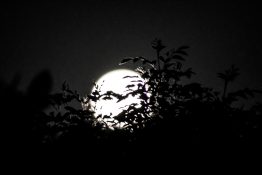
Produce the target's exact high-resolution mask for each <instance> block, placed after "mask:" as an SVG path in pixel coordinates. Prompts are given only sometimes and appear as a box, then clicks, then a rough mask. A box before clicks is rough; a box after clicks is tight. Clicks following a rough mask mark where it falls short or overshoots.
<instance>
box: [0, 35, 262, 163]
mask: <svg viewBox="0 0 262 175" xmlns="http://www.w3.org/2000/svg"><path fill="white" fill-rule="evenodd" d="M152 47H153V49H154V51H155V52H156V58H155V59H146V58H144V57H128V58H124V59H123V60H122V62H121V64H126V63H128V62H133V63H135V64H139V67H138V68H137V69H136V71H137V72H138V73H140V74H141V76H142V77H143V78H144V79H145V80H146V83H145V84H138V85H137V87H136V90H132V91H130V93H129V95H134V94H136V95H137V94H138V95H139V97H140V99H141V100H142V102H141V106H142V107H141V108H139V109H137V108H136V107H135V104H134V105H130V107H129V108H128V109H127V110H123V112H122V113H120V114H119V115H118V116H116V117H115V119H116V121H118V122H125V123H126V125H125V127H124V128H122V129H119V128H115V129H114V130H112V129H109V128H108V126H107V124H106V123H103V122H98V120H97V118H95V117H94V116H93V112H92V111H91V110H90V109H83V108H82V107H81V105H82V104H88V103H89V102H90V100H93V101H96V100H98V99H99V98H105V97H107V98H110V97H117V98H118V99H119V100H123V99H125V98H126V97H127V96H123V95H121V94H115V93H113V92H107V93H106V94H100V93H99V90H97V91H95V92H94V93H92V94H89V95H87V96H85V97H83V96H81V95H80V94H78V92H77V91H73V90H71V89H70V87H69V85H68V84H67V83H66V82H65V83H64V84H63V86H62V90H61V92H57V93H55V94H50V92H51V87H52V76H51V75H50V73H49V72H48V71H42V72H40V73H39V74H38V75H37V76H36V77H35V78H34V79H33V80H32V81H31V83H30V85H29V87H28V89H27V91H26V92H21V91H19V90H18V88H17V87H18V85H19V80H20V78H19V76H17V77H14V79H13V80H12V81H11V82H10V83H6V82H4V81H1V82H0V93H1V94H0V95H1V104H0V106H1V138H2V139H1V144H2V146H3V148H2V149H3V150H4V149H5V150H8V152H9V155H13V156H16V155H19V154H21V155H24V156H25V155H28V154H32V153H33V154H34V157H35V158H37V157H49V158H50V159H54V160H56V159H57V158H59V157H66V156H69V155H71V156H80V155H81V156H82V157H86V159H89V160H92V159H96V158H101V159H103V158H105V159H104V160H105V161H107V160H108V158H109V159H113V158H116V159H118V158H119V159H123V158H127V159H132V158H136V159H137V160H141V159H149V158H150V157H152V158H153V157H162V158H163V157H166V156H168V155H169V156H171V155H173V156H177V155H179V154H182V153H181V152H183V153H185V152H187V153H191V154H200V153H199V151H200V150H201V151H207V150H213V151H211V152H210V153H211V154H213V155H214V154H217V155H218V154H220V153H221V152H224V153H225V151H227V152H230V151H232V150H241V152H242V153H243V152H249V151H254V150H256V151H257V150H259V147H260V146H261V143H260V142H261V134H260V133H261V117H262V116H261V115H262V114H261V111H262V105H261V103H256V104H255V105H253V106H251V107H250V108H248V109H247V108H244V107H237V106H235V105H233V104H234V103H235V102H237V101H239V100H242V99H246V100H248V99H252V98H254V97H255V96H256V94H257V93H260V91H258V90H252V89H248V88H243V89H239V90H236V91H234V92H228V90H227V89H228V86H230V84H231V83H233V81H234V80H235V79H236V78H237V77H238V75H239V70H238V69H237V68H236V67H235V66H231V67H230V68H229V69H227V70H226V71H225V72H222V73H218V78H220V79H221V80H222V81H221V86H222V87H223V91H222V92H217V91H215V90H214V89H212V88H208V87H205V86H204V85H202V84H200V83H198V82H193V83H188V84H184V83H183V81H182V80H183V79H184V78H186V79H190V78H191V76H192V75H194V72H193V71H192V69H191V68H188V69H186V68H184V67H183V62H184V61H185V57H186V56H187V52H186V51H187V49H188V47H187V46H181V47H178V48H175V49H171V50H168V51H166V52H165V53H164V50H165V46H164V45H163V44H162V42H161V40H154V41H153V42H152ZM130 78H131V77H130ZM146 93H150V94H151V95H150V96H147V95H145V94H146ZM72 102H74V104H79V106H75V105H73V103H72ZM106 117H109V116H99V118H106ZM256 148H257V149H256ZM229 150H230V151H229ZM70 161H73V160H70ZM108 161H109V160H108Z"/></svg>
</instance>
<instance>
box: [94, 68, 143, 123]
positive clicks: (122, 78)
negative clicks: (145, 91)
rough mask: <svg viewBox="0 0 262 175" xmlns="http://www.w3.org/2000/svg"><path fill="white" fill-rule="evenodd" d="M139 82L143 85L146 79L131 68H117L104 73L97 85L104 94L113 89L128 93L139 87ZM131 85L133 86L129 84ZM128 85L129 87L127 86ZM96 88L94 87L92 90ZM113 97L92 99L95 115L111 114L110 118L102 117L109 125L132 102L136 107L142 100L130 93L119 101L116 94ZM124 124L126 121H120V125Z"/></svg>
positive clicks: (117, 91)
mask: <svg viewBox="0 0 262 175" xmlns="http://www.w3.org/2000/svg"><path fill="white" fill-rule="evenodd" d="M138 84H140V85H143V84H144V79H143V78H141V76H140V75H139V74H138V73H136V72H134V71H131V70H128V69H117V70H113V71H110V72H108V73H106V74H104V75H103V76H102V77H101V78H99V79H98V81H97V82H96V85H97V87H98V90H99V91H100V94H104V93H106V92H108V91H113V92H114V93H117V94H121V95H126V94H127V93H128V92H130V91H132V90H135V89H137V87H138ZM128 85H131V86H128ZM127 86H128V87H127ZM95 90H96V88H95V87H93V89H92V92H94V91H95ZM110 97H111V98H112V99H103V98H100V99H99V100H98V101H96V102H93V101H91V103H90V105H91V109H92V110H93V111H94V112H95V114H94V115H95V116H96V117H97V116H102V117H103V116H106V115H107V116H110V118H104V119H102V120H103V121H104V122H106V123H107V124H108V126H110V125H112V123H113V122H114V121H116V120H115V119H114V118H113V117H115V116H117V115H118V114H119V113H121V112H122V111H123V110H124V109H127V108H128V107H129V106H130V105H131V104H136V107H137V108H139V107H141V105H140V102H141V100H140V99H139V98H138V96H137V95H136V96H132V95H129V96H128V97H127V98H126V99H124V100H121V101H118V99H117V98H116V97H114V96H110ZM122 125H124V123H122V124H121V123H120V125H119V126H120V127H121V126H122Z"/></svg>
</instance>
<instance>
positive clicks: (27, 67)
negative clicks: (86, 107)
mask: <svg viewBox="0 0 262 175" xmlns="http://www.w3.org/2000/svg"><path fill="white" fill-rule="evenodd" d="M249 2H250V1H246V3H239V2H237V3H236V2H235V3H233V2H229V1H226V2H225V3H223V2H219V1H207V2H203V1H201V2H198V1H192V2H191V1H185V0H170V1H167V0H161V1H143V2H142V1H123V0H122V1H113V0H110V1H98V0H93V1H86V2H85V3H68V2H67V3H54V2H50V3H47V2H44V3H15V2H10V3H1V7H0V8H1V10H0V13H1V26H2V27H1V28H2V30H3V32H2V36H1V38H2V39H1V45H2V49H3V50H2V51H1V63H0V75H1V77H2V78H3V79H5V80H6V81H7V82H10V81H11V79H12V78H13V77H14V75H15V74H17V73H18V74H20V75H21V76H22V82H21V85H20V88H21V89H25V88H26V87H27V86H28V84H29V82H30V80H31V79H32V78H33V77H34V76H35V75H36V74H37V73H38V72H40V71H41V70H45V69H48V70H49V71H50V73H51V74H52V76H53V81H54V86H53V91H57V90H59V89H60V87H61V85H62V83H63V82H64V81H65V80H66V81H67V82H68V83H69V85H70V86H71V88H72V89H76V90H78V91H79V92H80V94H85V93H88V92H89V91H90V89H91V87H92V86H91V84H92V82H93V81H94V80H96V79H98V78H99V77H100V76H102V75H103V74H104V73H106V72H107V71H110V70H113V69H116V68H120V67H119V66H118V63H119V62H120V61H121V59H122V58H123V57H125V56H145V57H149V58H150V57H153V56H155V54H154V51H153V49H152V48H151V45H150V42H151V41H152V40H153V39H154V38H160V39H162V40H163V43H164V44H165V45H166V46H168V48H169V49H172V48H173V47H179V46H181V45H189V46H190V49H189V50H188V52H189V57H188V58H187V61H186V64H185V66H186V67H192V68H193V70H194V71H195V72H196V73H197V74H196V76H195V77H194V79H193V80H197V81H200V82H201V83H203V84H205V85H207V86H211V87H214V88H215V89H217V90H221V89H222V87H223V82H222V81H221V80H220V79H218V78H216V77H217V75H216V74H217V72H221V71H224V70H225V69H226V68H228V67H230V65H231V64H236V66H237V67H239V68H240V71H241V74H240V78H239V79H237V81H236V82H235V84H234V85H233V86H231V87H233V88H234V87H250V88H257V89H258V88H260V89H261V88H262V78H261V76H260V75H262V69H261V65H262V64H261V63H262V61H261V54H262V52H261V47H262V40H261V39H262V35H261V27H260V23H261V18H260V16H261V15H260V13H262V12H261V8H260V7H261V6H259V5H258V4H251V3H249Z"/></svg>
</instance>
